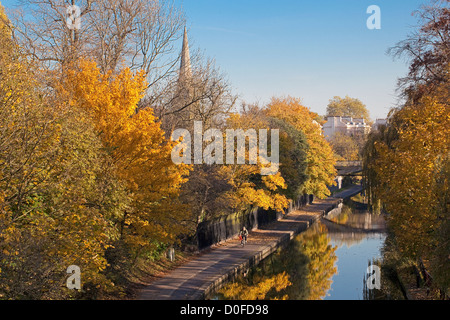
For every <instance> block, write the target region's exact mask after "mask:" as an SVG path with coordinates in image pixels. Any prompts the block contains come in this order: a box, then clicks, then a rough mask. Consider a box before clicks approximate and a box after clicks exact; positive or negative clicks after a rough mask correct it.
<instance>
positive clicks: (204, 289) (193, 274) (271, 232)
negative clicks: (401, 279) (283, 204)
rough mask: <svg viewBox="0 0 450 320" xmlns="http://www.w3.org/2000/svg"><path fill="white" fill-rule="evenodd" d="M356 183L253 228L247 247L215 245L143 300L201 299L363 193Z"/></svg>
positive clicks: (151, 288)
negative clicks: (356, 195)
mask: <svg viewBox="0 0 450 320" xmlns="http://www.w3.org/2000/svg"><path fill="white" fill-rule="evenodd" d="M361 190H362V188H361V187H360V186H354V187H352V188H349V189H347V190H345V191H343V192H342V193H338V194H335V195H334V196H333V197H330V198H328V199H325V200H317V201H315V202H314V203H313V204H311V205H308V206H307V207H304V208H301V210H296V211H293V212H291V213H289V214H288V215H286V216H285V217H284V218H283V219H281V220H278V221H275V222H273V223H271V224H269V225H266V226H264V227H263V228H261V229H257V230H253V231H252V232H251V233H250V235H249V241H248V244H247V245H246V246H241V245H240V242H239V240H238V239H232V240H230V241H227V242H226V243H223V244H221V245H218V246H215V247H213V248H211V249H209V250H208V252H204V253H202V254H201V255H199V256H198V257H197V258H195V259H193V260H191V261H190V262H188V263H186V264H185V265H182V266H180V267H178V268H177V269H175V270H173V271H172V272H171V273H169V274H167V275H166V276H164V277H163V278H161V279H158V280H156V281H154V282H153V283H151V284H150V285H148V286H147V287H145V288H144V289H142V290H141V291H140V292H139V295H138V299H140V300H199V299H205V298H206V297H208V296H209V295H210V294H212V293H213V292H215V291H216V290H218V289H219V288H221V287H222V286H223V285H224V284H225V283H228V282H229V281H232V280H233V279H235V278H236V277H237V276H238V275H240V274H242V273H245V272H246V271H247V270H249V269H250V268H251V267H253V266H255V265H257V264H258V263H259V262H260V261H262V260H263V259H264V258H266V257H268V256H269V255H270V254H272V253H274V252H275V251H276V250H278V249H279V248H280V247H283V246H285V245H287V244H288V243H289V241H290V240H291V239H293V238H294V237H295V236H296V235H297V234H299V233H300V232H302V231H305V230H307V229H308V228H309V226H311V225H312V224H313V223H314V222H315V221H317V220H318V219H320V217H322V216H324V215H325V214H327V213H329V212H330V211H331V210H333V209H336V208H338V206H339V205H340V204H341V203H342V201H343V199H344V198H348V197H351V196H353V195H355V194H358V193H360V192H361Z"/></svg>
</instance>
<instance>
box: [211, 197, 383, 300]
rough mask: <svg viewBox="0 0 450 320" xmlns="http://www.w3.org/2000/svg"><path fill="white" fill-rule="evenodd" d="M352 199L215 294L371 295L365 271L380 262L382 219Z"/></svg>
mask: <svg viewBox="0 0 450 320" xmlns="http://www.w3.org/2000/svg"><path fill="white" fill-rule="evenodd" d="M352 199H353V200H351V201H349V202H347V203H346V204H345V205H344V206H343V207H342V211H341V213H340V214H336V215H334V216H327V217H325V218H323V219H321V221H319V222H317V223H316V224H314V225H313V226H311V227H310V228H309V229H308V230H307V231H305V232H303V233H301V234H299V235H298V236H297V237H296V238H295V239H293V240H292V241H291V242H290V243H289V244H288V245H287V247H285V248H283V249H279V250H278V251H277V252H275V253H274V254H272V255H271V256H269V257H268V258H266V259H265V260H264V261H262V262H261V263H260V264H259V265H258V266H256V267H254V268H252V269H251V270H249V272H248V273H247V274H246V275H243V276H241V277H240V278H238V279H237V280H236V281H235V282H233V283H230V284H228V285H226V286H225V287H224V288H222V289H221V290H220V291H219V292H218V293H217V296H216V298H218V299H239V300H256V299H260V300H262V299H289V300H362V299H370V298H371V297H372V296H373V295H372V294H371V292H370V288H368V286H367V278H368V277H369V276H370V274H368V273H367V272H368V267H369V265H378V264H380V263H381V260H380V259H381V256H382V255H381V249H382V247H383V244H384V241H385V239H386V234H385V221H384V217H383V216H382V215H377V214H371V213H370V212H368V211H367V210H366V207H365V205H364V203H363V201H362V200H363V198H362V197H361V196H356V197H354V198H352ZM372 279H373V277H372ZM374 283H376V281H372V284H374Z"/></svg>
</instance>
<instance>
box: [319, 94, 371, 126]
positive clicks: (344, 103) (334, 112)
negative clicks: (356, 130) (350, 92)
mask: <svg viewBox="0 0 450 320" xmlns="http://www.w3.org/2000/svg"><path fill="white" fill-rule="evenodd" d="M326 116H327V117H353V118H364V119H365V120H366V121H367V122H370V116H369V110H367V107H366V105H365V104H363V103H362V102H361V100H359V99H355V98H350V97H349V96H345V98H341V97H337V96H336V97H334V98H333V99H331V100H330V102H329V103H328V106H327V115H326Z"/></svg>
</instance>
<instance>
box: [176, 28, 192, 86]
mask: <svg viewBox="0 0 450 320" xmlns="http://www.w3.org/2000/svg"><path fill="white" fill-rule="evenodd" d="M191 76H192V71H191V57H190V55H189V42H188V36H187V30H186V27H184V36H183V48H182V49H181V64H180V77H179V81H186V80H187V79H190V78H191Z"/></svg>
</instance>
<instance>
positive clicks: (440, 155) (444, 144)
mask: <svg viewBox="0 0 450 320" xmlns="http://www.w3.org/2000/svg"><path fill="white" fill-rule="evenodd" d="M446 4H448V1H434V2H432V4H431V5H427V6H423V7H422V8H421V9H420V10H419V11H417V13H416V14H417V15H418V16H419V17H420V22H421V25H419V26H418V27H417V28H416V29H415V31H414V32H413V33H412V34H411V35H410V36H408V38H407V39H406V40H404V41H402V42H400V43H399V44H397V46H395V47H394V48H392V49H391V50H390V53H391V54H393V55H394V56H397V57H400V56H405V57H407V58H408V60H409V62H410V69H409V73H408V75H407V76H406V77H404V78H402V79H400V81H399V85H400V86H399V89H400V90H401V94H402V97H404V98H405V101H406V102H405V103H404V105H403V106H401V107H399V108H397V109H394V110H392V111H391V114H390V116H389V119H388V125H387V127H386V128H383V129H382V130H381V131H379V132H376V133H373V134H371V135H370V136H369V140H368V143H367V145H366V147H365V153H364V172H365V176H366V181H367V185H368V187H369V196H370V197H371V199H370V201H371V203H372V204H375V205H378V204H382V205H383V207H384V208H385V209H386V211H387V212H389V220H388V225H389V227H390V229H391V230H392V231H393V234H394V236H395V242H396V243H397V246H398V249H399V252H400V253H401V255H402V256H403V257H406V258H408V259H411V260H412V261H414V262H415V263H416V265H417V266H419V265H422V266H425V268H427V269H428V270H429V271H430V273H431V275H432V277H433V279H434V282H435V283H434V284H435V285H436V287H438V288H439V289H440V290H441V293H443V294H444V295H445V294H448V292H449V283H450V280H449V279H450V277H449V275H448V272H446V271H443V270H448V253H449V252H450V251H449V248H448V233H446V230H448V226H449V224H448V221H449V219H448V212H449V208H448V189H449V184H448V167H449V159H448V155H449V150H448V146H449V141H448V137H449V133H450V132H449V130H448V128H449V104H448V101H449V97H450V91H449V88H450V87H449V85H448V84H449V80H450V78H449V76H448V75H449V74H450V73H449V70H450V69H449V57H450V56H449V51H448V34H449V33H448V28H449V10H448V8H447V6H446Z"/></svg>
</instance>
